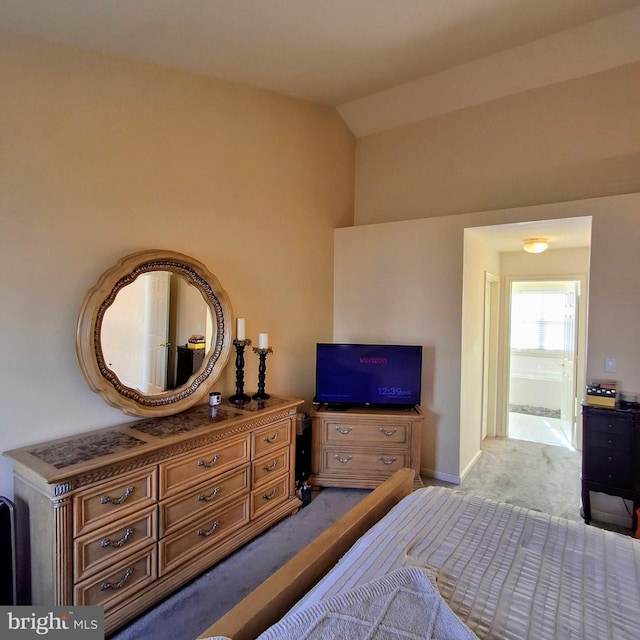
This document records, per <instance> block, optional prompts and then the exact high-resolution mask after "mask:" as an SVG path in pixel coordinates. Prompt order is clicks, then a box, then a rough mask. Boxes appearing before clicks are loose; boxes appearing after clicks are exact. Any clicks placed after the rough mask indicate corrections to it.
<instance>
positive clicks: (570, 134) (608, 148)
mask: <svg viewBox="0 0 640 640" xmlns="http://www.w3.org/2000/svg"><path fill="white" fill-rule="evenodd" d="M639 102H640V63H636V64H629V65H625V66H622V67H619V68H617V69H613V70H611V71H604V72H601V73H597V74H594V75H590V76H585V77H582V78H578V79H576V80H571V81H567V82H563V83H558V84H553V85H549V86H546V87H543V88H540V89H532V90H529V91H523V92H521V93H517V94H514V95H511V96H508V97H505V98H500V99H496V100H492V101H489V102H485V103H484V104H480V105H478V106H475V107H469V108H465V109H460V110H458V111H454V112H451V113H447V114H445V115H441V116H438V117H433V118H430V119H427V120H422V121H419V122H416V123H413V124H409V125H405V126H401V127H397V128H395V129H391V130H389V131H385V132H382V133H377V134H372V135H369V136H365V137H362V138H359V139H358V148H357V160H356V167H357V168H356V214H355V220H356V224H370V223H376V222H388V221H391V220H408V219H417V218H425V217H432V216H441V215H448V214H456V213H464V212H473V211H488V210H495V209H503V208H512V207H518V206H527V205H532V204H543V203H553V202H562V201H568V200H577V199H582V198H591V197H599V196H606V195H613V194H622V193H632V192H636V191H640V171H638V167H639V166H640V109H639V108H638V104H639Z"/></svg>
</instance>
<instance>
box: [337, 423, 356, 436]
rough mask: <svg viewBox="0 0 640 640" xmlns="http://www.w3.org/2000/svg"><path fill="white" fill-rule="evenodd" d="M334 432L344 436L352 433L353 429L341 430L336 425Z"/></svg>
mask: <svg viewBox="0 0 640 640" xmlns="http://www.w3.org/2000/svg"><path fill="white" fill-rule="evenodd" d="M336 431H337V432H338V433H341V434H342V435H343V436H346V435H347V434H348V433H351V432H352V431H353V427H347V428H346V429H343V428H342V427H341V426H340V425H339V424H337V425H336Z"/></svg>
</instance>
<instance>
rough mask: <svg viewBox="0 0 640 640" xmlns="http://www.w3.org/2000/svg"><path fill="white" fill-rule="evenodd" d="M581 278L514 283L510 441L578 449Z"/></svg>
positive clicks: (510, 335) (511, 300)
mask: <svg viewBox="0 0 640 640" xmlns="http://www.w3.org/2000/svg"><path fill="white" fill-rule="evenodd" d="M580 290H581V282H580V280H579V279H555V280H539V279H517V280H516V279H512V280H511V281H510V286H509V324H508V327H509V330H508V341H509V342H508V349H507V357H508V371H509V384H508V420H507V435H508V437H509V438H514V439H518V440H527V441H530V442H539V443H542V444H551V445H556V446H562V447H566V448H569V449H572V450H575V449H576V446H577V442H576V413H577V401H576V398H577V395H578V394H577V362H578V360H579V357H578V339H577V338H578V333H579V332H578V320H579V306H578V301H579V299H580Z"/></svg>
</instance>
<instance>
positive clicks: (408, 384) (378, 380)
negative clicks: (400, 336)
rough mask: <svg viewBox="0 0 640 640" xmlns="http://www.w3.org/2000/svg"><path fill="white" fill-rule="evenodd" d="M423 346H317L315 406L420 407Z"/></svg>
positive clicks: (326, 344) (323, 344) (322, 344)
mask: <svg viewBox="0 0 640 640" xmlns="http://www.w3.org/2000/svg"><path fill="white" fill-rule="evenodd" d="M421 383H422V346H419V345H376V344H330V343H318V344H317V345H316V395H315V398H314V401H315V402H318V403H325V404H330V405H371V406H385V405H386V406H389V405H396V406H413V405H418V404H420V391H421Z"/></svg>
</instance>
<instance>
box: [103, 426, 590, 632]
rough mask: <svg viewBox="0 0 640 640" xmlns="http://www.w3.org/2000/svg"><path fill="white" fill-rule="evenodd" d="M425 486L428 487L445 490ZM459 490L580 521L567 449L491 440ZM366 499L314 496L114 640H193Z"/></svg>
mask: <svg viewBox="0 0 640 640" xmlns="http://www.w3.org/2000/svg"><path fill="white" fill-rule="evenodd" d="M424 480H425V484H445V483H441V482H435V481H432V480H430V479H429V478H425V479H424ZM451 486H455V485H451ZM458 488H462V489H464V490H468V491H472V492H474V493H477V494H479V495H482V496H485V497H490V498H496V499H498V500H503V501H505V502H510V503H512V504H516V505H521V506H526V507H529V508H533V509H538V510H540V511H545V512H547V513H550V514H552V515H557V516H562V517H565V518H569V519H571V520H578V521H580V520H581V517H580V512H579V508H580V454H579V453H577V452H575V451H570V450H568V449H563V448H562V447H554V446H551V445H541V444H535V443H531V442H524V441H520V440H509V439H506V438H495V439H487V440H486V441H485V443H484V447H483V456H482V457H481V458H480V460H479V461H478V463H477V464H476V465H475V467H474V468H473V469H472V471H471V472H470V473H469V475H468V476H467V477H466V478H465V480H464V482H463V484H462V485H461V487H458ZM367 493H368V490H364V489H323V490H321V491H318V492H314V498H313V500H312V502H311V504H310V505H309V506H307V507H305V508H304V509H301V510H300V511H299V512H298V513H297V514H296V515H294V516H291V517H289V518H285V519H284V520H282V521H281V522H279V523H278V524H276V525H275V526H274V527H272V528H271V529H269V530H268V531H266V532H265V533H263V534H262V535H261V536H259V537H258V538H256V539H255V540H253V541H252V542H250V543H249V544H247V545H246V546H244V547H243V548H242V549H240V550H238V551H237V552H235V553H234V554H232V555H231V556H229V557H228V558H226V559H225V560H223V561H222V562H220V563H218V564H217V565H216V566H215V567H213V568H212V569H210V570H209V571H207V572H205V573H204V574H203V575H201V576H200V577H198V578H197V579H196V580H194V581H193V582H191V583H190V584H188V585H186V586H185V587H184V588H182V589H181V590H179V591H177V592H176V593H174V594H173V595H172V596H171V597H169V598H167V599H166V600H165V601H164V602H162V603H160V604H159V605H157V606H156V607H154V608H152V609H150V610H149V611H148V612H147V613H145V614H144V615H143V616H141V617H140V618H138V619H137V620H135V621H134V622H132V623H131V624H129V625H128V626H126V627H124V628H123V629H121V630H120V631H118V632H116V633H115V634H113V635H112V636H111V637H110V640H137V639H139V638H142V639H146V638H152V639H153V640H194V639H195V638H197V637H198V635H200V634H201V633H202V632H203V631H204V630H205V629H206V628H207V627H208V626H209V625H211V624H212V623H213V622H215V620H217V619H218V618H219V617H220V616H222V615H223V614H224V613H226V612H227V611H228V610H229V609H230V608H232V607H233V606H234V605H235V604H236V603H237V602H239V601H240V600H241V599H242V598H243V597H244V596H245V595H247V594H248V593H249V592H250V591H251V590H252V589H253V588H254V587H256V586H257V585H258V584H260V583H261V582H262V581H263V580H264V579H265V578H267V577H268V576H269V575H270V574H271V573H273V572H274V571H275V570H276V569H277V568H278V567H280V566H282V565H283V564H284V563H285V562H286V561H287V560H288V559H289V558H290V557H291V556H293V555H295V553H297V552H298V551H299V550H300V549H302V548H303V547H304V546H305V545H306V544H308V543H309V542H310V541H311V540H312V539H313V538H315V537H316V536H317V535H318V534H319V533H320V532H321V531H323V530H324V529H325V528H326V527H328V526H329V525H330V524H332V523H333V522H335V521H336V520H337V519H338V518H339V517H340V516H341V515H342V514H343V513H345V512H346V511H348V510H349V509H350V508H351V507H352V506H354V505H355V504H357V503H358V502H359V501H360V500H361V499H362V498H363V497H364V496H365V495H366V494H367Z"/></svg>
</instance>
